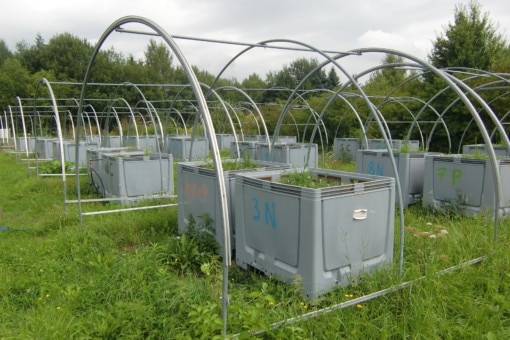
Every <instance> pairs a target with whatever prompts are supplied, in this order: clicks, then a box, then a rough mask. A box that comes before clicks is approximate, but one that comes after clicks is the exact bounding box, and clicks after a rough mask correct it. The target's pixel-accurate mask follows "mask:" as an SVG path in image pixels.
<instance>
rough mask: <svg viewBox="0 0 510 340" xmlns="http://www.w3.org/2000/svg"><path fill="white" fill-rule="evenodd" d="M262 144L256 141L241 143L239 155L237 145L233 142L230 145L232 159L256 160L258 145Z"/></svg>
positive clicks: (239, 144)
mask: <svg viewBox="0 0 510 340" xmlns="http://www.w3.org/2000/svg"><path fill="white" fill-rule="evenodd" d="M259 143H261V142H256V141H239V142H238V146H239V153H240V154H238V153H237V148H236V143H235V142H232V143H230V158H232V159H237V158H244V159H251V160H255V159H257V150H258V145H259Z"/></svg>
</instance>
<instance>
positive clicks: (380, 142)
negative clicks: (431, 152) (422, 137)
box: [362, 138, 420, 151]
mask: <svg viewBox="0 0 510 340" xmlns="http://www.w3.org/2000/svg"><path fill="white" fill-rule="evenodd" d="M367 143H368V144H367V145H365V141H364V140H363V141H362V145H363V149H368V150H374V149H376V150H380V149H387V147H386V142H385V141H384V139H373V138H369V139H367ZM406 144H407V145H408V146H409V150H408V151H418V150H419V149H420V141H418V140H408V141H404V140H402V139H392V140H391V148H392V149H393V150H400V149H401V148H402V147H403V146H405V145H406Z"/></svg>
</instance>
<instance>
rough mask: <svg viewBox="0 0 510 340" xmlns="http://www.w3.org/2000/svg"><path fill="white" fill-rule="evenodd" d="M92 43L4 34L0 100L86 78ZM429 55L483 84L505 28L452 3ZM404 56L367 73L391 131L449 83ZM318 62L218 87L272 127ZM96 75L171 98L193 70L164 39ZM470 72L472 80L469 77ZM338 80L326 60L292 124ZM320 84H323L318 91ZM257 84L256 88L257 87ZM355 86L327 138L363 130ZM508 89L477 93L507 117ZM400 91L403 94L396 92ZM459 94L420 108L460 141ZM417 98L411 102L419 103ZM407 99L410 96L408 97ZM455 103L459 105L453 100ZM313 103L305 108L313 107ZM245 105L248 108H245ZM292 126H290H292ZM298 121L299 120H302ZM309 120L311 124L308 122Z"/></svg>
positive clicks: (103, 65)
mask: <svg viewBox="0 0 510 340" xmlns="http://www.w3.org/2000/svg"><path fill="white" fill-rule="evenodd" d="M93 49H94V47H93V46H92V45H91V44H90V43H89V42H87V41H86V40H84V39H80V38H78V37H76V36H74V35H72V34H70V33H61V34H57V35H55V36H53V37H52V38H50V39H49V40H48V41H47V42H46V41H44V39H43V38H42V37H41V36H40V35H37V36H36V37H35V40H34V42H33V43H32V44H28V43H26V42H24V41H22V42H19V43H17V44H16V48H15V50H14V51H11V50H9V48H8V47H7V45H6V44H5V41H4V40H3V39H0V108H2V110H4V108H6V107H7V105H12V104H14V98H15V97H16V96H19V97H21V98H30V97H33V96H34V95H35V93H34V84H35V83H37V81H38V80H39V79H41V78H42V77H44V78H46V79H48V80H55V81H59V82H76V83H79V82H81V81H82V80H83V77H84V72H85V69H86V67H87V64H88V60H89V57H90V55H91V54H92V51H93ZM428 62H430V63H431V64H432V65H434V66H435V67H437V68H441V69H451V70H452V71H451V72H452V73H454V74H455V75H456V77H459V78H461V79H465V81H466V83H469V85H470V86H471V87H479V88H483V84H484V81H486V80H484V78H483V77H473V71H468V70H475V69H476V70H483V71H490V72H491V73H498V74H507V73H510V46H509V44H508V42H507V41H506V39H505V38H504V36H503V35H501V33H499V32H498V27H497V25H495V24H494V23H493V22H492V21H491V20H490V18H489V15H488V13H484V12H483V11H482V8H481V6H480V5H479V4H478V3H477V2H470V3H469V4H468V5H462V4H461V5H457V6H456V7H455V11H454V20H453V22H451V23H449V24H448V26H447V27H445V28H444V32H443V33H441V34H439V35H438V36H437V37H436V39H435V41H434V42H433V47H432V50H431V51H430V53H429V55H428ZM402 63H403V59H402V58H401V57H398V56H395V55H386V56H385V57H384V59H383V60H381V64H382V65H387V66H388V67H381V68H380V69H379V70H377V71H374V72H372V73H371V74H370V76H369V79H368V80H366V81H365V82H364V83H363V84H362V88H363V90H364V92H366V93H368V94H369V95H370V96H371V101H372V102H373V103H374V105H375V106H377V107H378V109H379V110H380V111H381V112H382V113H383V115H384V117H385V118H386V120H387V121H390V122H400V123H395V124H392V125H391V128H390V129H391V131H392V137H393V138H402V137H403V136H404V135H405V131H406V128H407V127H408V125H406V124H404V123H403V122H405V121H408V120H410V119H411V117H412V115H413V113H416V112H418V111H420V110H421V109H422V108H423V105H424V103H423V102H420V101H419V100H417V98H431V97H433V96H434V95H436V94H437V93H439V92H441V91H443V89H444V86H445V85H444V83H442V82H440V81H438V79H437V77H434V76H433V75H430V74H426V73H425V74H423V73H418V72H417V71H415V70H412V69H408V68H405V67H396V66H395V67H393V66H392V65H399V64H402ZM318 66H319V61H318V60H317V59H314V58H310V59H306V58H299V59H296V60H294V61H292V62H291V63H290V64H288V65H284V66H283V67H282V68H281V69H280V70H274V71H270V72H268V73H267V74H266V75H265V76H264V78H263V76H261V75H259V74H255V73H254V74H251V75H249V76H248V77H247V78H245V79H243V80H241V81H238V80H237V79H220V80H218V81H217V82H216V83H215V84H214V86H215V87H219V86H232V87H237V88H243V89H247V90H246V91H252V92H251V94H252V96H253V97H256V100H257V102H258V103H259V104H260V107H261V111H263V114H264V116H265V118H266V119H265V121H266V123H267V124H268V128H269V129H270V130H271V129H274V125H275V122H276V120H277V117H278V115H279V113H280V110H281V107H282V105H283V103H285V101H286V100H287V98H288V96H289V94H290V92H289V91H284V90H282V89H294V88H295V87H296V86H297V84H299V83H300V82H302V81H303V80H304V79H305V77H307V76H308V75H309V73H310V72H311V71H312V70H314V69H316V68H317V67H318ZM193 68H194V71H195V73H196V75H197V77H198V79H199V81H200V82H201V83H203V84H208V85H212V83H213V82H214V80H215V75H213V74H211V73H209V72H207V71H205V70H200V69H198V68H197V67H193ZM92 72H93V73H92V74H91V77H90V79H91V81H93V82H96V83H111V84H119V83H122V82H125V81H129V82H131V83H134V84H154V86H150V87H147V88H144V94H145V96H146V97H147V98H149V99H151V100H169V99H171V98H172V95H173V93H174V92H172V91H171V90H169V88H168V87H165V86H164V84H186V83H187V80H186V75H185V73H184V71H183V70H182V68H180V66H178V65H175V63H174V60H173V55H172V54H171V52H170V51H169V50H168V48H167V47H166V45H164V44H162V43H157V42H156V41H155V40H150V41H149V43H148V45H147V47H146V50H145V52H144V57H143V58H142V59H135V58H134V57H133V56H132V55H129V56H125V55H123V54H121V53H118V52H117V51H115V50H114V49H109V50H106V51H101V52H100V53H99V55H98V56H97V58H96V63H95V65H94V68H93V70H92ZM471 78H472V80H471ZM340 86H342V84H340V79H339V77H338V75H337V73H336V70H335V69H334V68H333V67H331V65H329V66H327V67H323V68H320V69H318V70H317V71H316V72H314V73H313V74H312V75H311V76H309V77H307V78H306V81H305V82H304V83H303V84H302V87H301V89H302V90H303V91H302V92H303V93H304V94H303V97H302V98H298V99H296V102H295V106H296V107H298V106H300V105H301V107H303V106H306V107H305V109H302V108H301V109H300V110H294V111H293V115H292V119H293V120H294V122H295V123H306V122H310V112H309V111H310V110H313V111H314V112H316V113H318V112H321V110H322V108H324V106H325V105H326V102H327V98H329V97H330V96H331V93H332V91H335V90H336V89H338V88H339V87H340ZM314 89H318V90H320V91H311V90H314ZM79 90H80V88H79V86H75V87H72V86H68V87H65V88H64V87H62V89H61V92H59V95H61V96H64V97H69V98H79ZM117 91H118V96H122V97H125V98H127V99H128V100H130V97H132V98H133V99H132V100H135V97H136V95H134V94H133V93H131V92H132V91H131V92H130V91H129V90H127V89H118V90H117ZM254 91H256V92H254ZM345 91H349V92H350V93H352V95H353V96H352V98H351V99H349V101H350V103H346V101H342V100H338V101H335V102H333V103H332V104H331V105H330V106H329V107H328V114H327V115H326V116H325V118H324V121H325V126H326V128H327V132H328V137H329V139H330V142H331V139H332V138H333V137H334V136H341V137H356V136H358V135H359V133H360V126H359V124H358V122H357V120H356V117H355V116H354V115H353V114H349V113H348V112H349V111H350V110H352V107H354V108H355V109H356V110H357V111H358V112H359V113H360V115H361V116H363V117H364V118H365V119H366V118H367V117H368V116H369V115H370V112H369V110H368V109H367V108H366V106H365V105H364V104H363V103H362V100H361V99H360V98H359V97H356V94H357V90H356V88H354V87H353V86H350V87H348V88H346V89H345ZM505 91H506V90H505V89H503V88H502V89H496V90H494V91H480V95H482V96H483V97H484V99H485V100H486V101H487V102H491V107H492V108H493V110H494V111H495V112H497V114H498V115H500V117H502V116H503V115H504V114H505V113H506V111H507V110H508V109H507V108H508V107H509V106H510V105H509V104H510V101H509V99H508V98H507V96H505V95H504V93H505ZM88 95H89V96H90V97H95V98H105V96H106V94H105V92H104V91H103V89H101V88H100V87H97V88H93V89H92V90H91V92H90V93H88ZM389 97H391V98H399V99H398V100H395V99H389ZM455 97H456V94H454V93H452V92H451V91H449V92H448V91H445V93H444V94H443V95H441V96H440V97H438V98H437V99H435V101H434V104H433V106H434V109H435V111H434V110H425V111H427V112H425V113H424V114H423V115H422V117H423V118H422V119H423V120H424V121H428V120H430V121H433V120H436V119H437V115H438V112H439V113H441V112H443V111H444V110H446V109H447V110H448V111H449V113H448V115H445V120H446V121H447V122H446V123H447V126H448V129H449V130H450V131H449V133H450V134H451V135H452V136H453V137H454V140H458V139H459V138H460V136H461V135H462V134H463V133H464V129H465V126H466V121H469V120H470V117H469V113H468V112H466V110H465V107H464V106H463V105H461V103H455ZM222 98H223V99H225V100H227V101H228V100H230V101H232V102H241V101H243V98H242V97H241V96H240V95H239V94H238V93H234V92H228V93H222ZM413 101H414V102H413ZM404 103H405V104H404ZM452 103H453V104H452ZM306 108H308V109H306ZM244 109H248V108H246V107H245V108H244ZM290 125H292V124H290ZM290 125H289V126H287V125H285V127H284V128H283V130H282V131H281V132H280V133H281V134H284V133H288V134H295V133H296V132H297V133H301V134H303V133H305V129H306V127H302V126H301V127H298V128H297V131H295V130H296V127H295V126H294V127H293V126H290ZM298 125H300V124H296V126H298ZM303 125H304V124H303ZM377 130H378V129H377V128H376V126H375V124H372V125H371V126H370V129H369V132H370V133H371V134H373V136H375V137H377V135H378V131H377ZM472 130H473V131H468V133H467V134H466V138H465V141H466V142H473V141H476V140H477V138H479V137H478V134H477V132H476V131H474V130H476V129H472ZM446 138H447V133H446V132H445V131H443V130H441V129H438V131H437V133H436V134H435V137H434V142H435V143H436V144H437V145H436V149H441V148H444V147H445V145H446V144H447V141H446Z"/></svg>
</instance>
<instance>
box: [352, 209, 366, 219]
mask: <svg viewBox="0 0 510 340" xmlns="http://www.w3.org/2000/svg"><path fill="white" fill-rule="evenodd" d="M367 215H368V209H354V211H353V212H352V218H353V219H355V220H364V219H366V218H367Z"/></svg>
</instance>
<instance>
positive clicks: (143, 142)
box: [123, 135, 162, 152]
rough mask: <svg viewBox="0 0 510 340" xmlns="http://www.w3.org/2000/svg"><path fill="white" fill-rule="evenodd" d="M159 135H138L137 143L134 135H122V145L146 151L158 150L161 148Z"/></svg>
mask: <svg viewBox="0 0 510 340" xmlns="http://www.w3.org/2000/svg"><path fill="white" fill-rule="evenodd" d="M161 138H162V137H161V136H156V135H140V136H138V145H137V143H136V140H137V138H136V136H124V137H123V143H124V146H127V147H132V148H137V149H139V150H144V151H148V152H160V151H162V150H161V143H160V141H161Z"/></svg>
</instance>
